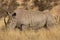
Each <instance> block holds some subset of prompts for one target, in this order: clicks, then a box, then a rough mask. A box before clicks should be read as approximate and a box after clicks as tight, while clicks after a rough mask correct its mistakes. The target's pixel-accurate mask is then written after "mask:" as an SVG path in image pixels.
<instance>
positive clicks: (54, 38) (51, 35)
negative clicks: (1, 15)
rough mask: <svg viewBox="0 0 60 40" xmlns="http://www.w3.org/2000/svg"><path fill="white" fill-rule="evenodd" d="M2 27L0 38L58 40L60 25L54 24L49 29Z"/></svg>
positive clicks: (9, 39) (59, 38) (59, 37)
mask: <svg viewBox="0 0 60 40" xmlns="http://www.w3.org/2000/svg"><path fill="white" fill-rule="evenodd" d="M1 20H2V19H1ZM2 21H3V20H2ZM2 21H1V22H2ZM3 27H4V26H1V27H0V40H60V25H54V26H52V27H49V29H45V28H41V29H39V30H36V31H34V30H24V31H19V30H18V29H16V30H13V29H9V30H5V29H2V28H3Z"/></svg>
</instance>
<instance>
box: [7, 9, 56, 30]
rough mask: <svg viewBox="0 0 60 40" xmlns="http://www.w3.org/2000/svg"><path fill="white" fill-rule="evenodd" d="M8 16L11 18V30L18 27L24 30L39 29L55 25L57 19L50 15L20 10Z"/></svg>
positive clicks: (9, 23) (9, 25) (9, 20)
mask: <svg viewBox="0 0 60 40" xmlns="http://www.w3.org/2000/svg"><path fill="white" fill-rule="evenodd" d="M7 14H8V16H9V19H8V22H7V26H8V27H11V28H15V27H18V28H20V29H21V30H22V27H31V28H34V29H38V28H41V27H43V26H46V27H48V26H51V25H53V24H55V19H54V17H53V16H52V15H51V14H50V13H43V12H40V11H30V10H29V11H28V10H20V9H18V10H15V11H14V12H13V13H11V14H10V13H7Z"/></svg>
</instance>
